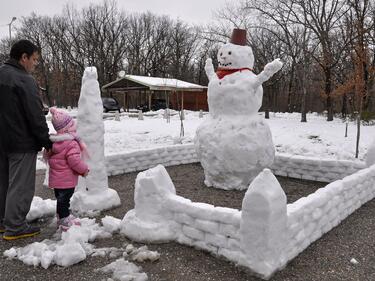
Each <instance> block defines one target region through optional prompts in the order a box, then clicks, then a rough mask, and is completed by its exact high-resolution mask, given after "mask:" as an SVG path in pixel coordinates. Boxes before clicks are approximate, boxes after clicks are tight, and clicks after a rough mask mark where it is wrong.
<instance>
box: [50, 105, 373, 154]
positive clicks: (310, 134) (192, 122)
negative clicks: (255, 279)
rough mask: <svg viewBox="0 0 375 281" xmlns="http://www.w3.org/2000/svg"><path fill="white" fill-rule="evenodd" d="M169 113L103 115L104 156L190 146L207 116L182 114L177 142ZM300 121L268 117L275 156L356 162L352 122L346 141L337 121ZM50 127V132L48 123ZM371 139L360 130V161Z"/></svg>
mask: <svg viewBox="0 0 375 281" xmlns="http://www.w3.org/2000/svg"><path fill="white" fill-rule="evenodd" d="M171 113H172V116H171V118H170V122H169V123H167V120H166V119H164V118H163V115H164V110H159V111H157V112H153V113H144V120H138V118H137V114H134V113H133V114H128V113H122V114H121V116H120V120H121V121H115V116H114V114H105V115H104V117H105V118H104V126H105V136H104V142H105V155H114V154H119V153H124V152H131V151H136V150H142V149H148V148H156V147H162V146H166V145H173V144H174V143H176V142H179V141H182V143H192V142H193V139H194V136H195V131H196V129H197V127H198V126H199V125H200V124H201V122H202V121H203V119H204V118H205V117H206V116H207V114H206V113H205V114H204V115H203V118H199V112H194V111H185V120H184V122H183V125H184V137H183V138H182V139H180V128H181V123H180V120H179V116H178V113H177V112H175V111H172V112H171ZM71 114H72V115H73V116H75V115H76V110H75V109H73V110H72V111H71ZM259 114H260V115H264V113H259ZM300 119H301V115H300V113H271V114H270V119H268V120H266V121H267V123H268V125H269V126H270V128H271V132H272V136H273V142H274V144H275V146H276V151H277V152H279V153H288V154H294V155H301V156H309V157H318V158H324V159H326V158H332V159H347V160H352V159H355V147H356V136H357V129H356V123H355V122H349V125H348V137H345V126H346V124H345V122H343V121H342V120H341V119H339V118H336V119H334V121H331V122H327V121H326V117H325V116H323V115H318V114H316V113H311V114H308V115H307V123H301V122H300ZM49 127H50V128H51V131H53V128H52V124H50V122H49ZM374 138H375V128H374V126H361V138H360V143H359V158H360V159H364V157H365V154H366V151H367V147H368V146H369V144H370V143H371V142H372V141H373V140H374Z"/></svg>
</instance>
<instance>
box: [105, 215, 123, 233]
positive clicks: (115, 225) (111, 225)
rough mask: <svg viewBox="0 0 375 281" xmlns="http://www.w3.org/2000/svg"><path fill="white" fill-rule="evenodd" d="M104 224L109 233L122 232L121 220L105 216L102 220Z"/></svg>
mask: <svg viewBox="0 0 375 281" xmlns="http://www.w3.org/2000/svg"><path fill="white" fill-rule="evenodd" d="M102 224H103V227H104V229H105V230H106V231H107V232H109V233H114V232H117V231H119V230H120V224H121V220H120V219H117V218H114V217H111V216H105V217H104V218H102Z"/></svg>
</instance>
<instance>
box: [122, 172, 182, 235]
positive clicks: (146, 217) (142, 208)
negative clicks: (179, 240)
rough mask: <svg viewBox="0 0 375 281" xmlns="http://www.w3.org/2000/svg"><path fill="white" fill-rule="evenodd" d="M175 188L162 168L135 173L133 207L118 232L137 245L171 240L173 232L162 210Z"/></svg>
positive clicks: (166, 211)
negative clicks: (136, 242) (136, 174)
mask: <svg viewBox="0 0 375 281" xmlns="http://www.w3.org/2000/svg"><path fill="white" fill-rule="evenodd" d="M175 195H176V189H175V187H174V184H173V182H172V180H171V178H170V177H169V175H168V172H167V170H166V169H165V168H164V166H162V165H158V166H156V167H154V168H152V169H148V170H146V171H144V172H141V173H139V174H138V176H137V179H136V181H135V191H134V203H135V207H134V209H133V210H130V211H129V212H127V213H126V215H125V217H124V218H123V220H122V222H121V233H123V234H125V235H126V236H127V237H129V238H130V239H132V240H134V241H138V242H167V241H171V240H174V239H175V232H174V231H173V227H172V225H171V221H170V220H169V219H168V217H169V216H168V215H169V214H168V210H167V209H166V208H165V206H166V204H167V203H166V200H167V198H168V197H169V196H175Z"/></svg>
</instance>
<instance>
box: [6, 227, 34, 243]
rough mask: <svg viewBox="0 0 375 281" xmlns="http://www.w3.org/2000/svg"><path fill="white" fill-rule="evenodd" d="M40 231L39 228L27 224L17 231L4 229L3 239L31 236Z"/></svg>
mask: <svg viewBox="0 0 375 281" xmlns="http://www.w3.org/2000/svg"><path fill="white" fill-rule="evenodd" d="M39 233H40V228H39V227H37V226H32V225H28V226H27V227H26V228H25V229H24V230H22V231H18V232H8V231H6V232H5V233H4V235H3V239H4V240H16V239H21V238H26V237H31V236H35V235H38V234H39Z"/></svg>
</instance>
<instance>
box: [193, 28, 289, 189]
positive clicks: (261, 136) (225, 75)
mask: <svg viewBox="0 0 375 281" xmlns="http://www.w3.org/2000/svg"><path fill="white" fill-rule="evenodd" d="M217 58H218V66H219V67H218V69H217V72H216V73H215V71H214V67H213V65H212V60H211V59H207V61H206V66H205V70H206V74H207V76H208V79H209V83H208V105H209V114H208V116H207V118H206V119H205V120H204V121H203V123H202V124H201V125H200V126H199V127H198V129H197V132H196V137H195V140H194V142H195V148H196V151H197V155H198V158H199V159H200V162H201V164H202V166H203V169H204V173H205V184H206V185H207V186H213V187H216V188H221V189H227V190H229V189H240V190H241V189H246V188H248V186H249V184H250V182H251V181H252V180H253V179H254V178H255V177H256V176H257V175H258V174H259V172H261V171H262V170H263V169H264V168H266V167H270V166H271V164H272V163H273V160H274V157H275V148H274V145H273V142H272V135H271V131H270V129H269V127H268V125H267V124H266V123H265V121H264V119H263V118H262V117H261V116H258V114H257V113H258V110H259V108H260V107H261V105H262V98H263V88H262V83H264V82H265V81H267V80H268V79H269V78H270V77H271V76H272V75H273V74H275V73H276V72H277V71H279V70H280V69H281V67H282V63H281V61H280V60H279V59H276V60H274V61H273V62H271V63H268V64H267V65H266V66H265V68H264V70H263V71H262V72H261V73H260V74H258V75H256V74H255V73H254V72H253V70H252V69H253V66H254V55H253V52H252V49H251V48H250V47H249V46H246V30H243V29H234V30H233V33H232V37H231V40H230V42H229V43H226V44H224V45H223V46H222V47H221V48H220V50H219V52H218V55H217Z"/></svg>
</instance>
